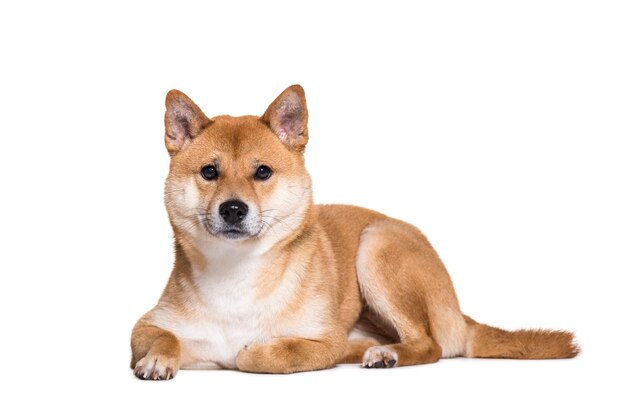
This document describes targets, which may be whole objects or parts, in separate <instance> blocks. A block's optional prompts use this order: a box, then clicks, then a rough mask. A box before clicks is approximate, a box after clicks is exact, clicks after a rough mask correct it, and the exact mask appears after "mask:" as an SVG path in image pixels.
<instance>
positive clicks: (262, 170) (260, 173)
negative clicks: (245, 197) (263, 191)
mask: <svg viewBox="0 0 626 394" xmlns="http://www.w3.org/2000/svg"><path fill="white" fill-rule="evenodd" d="M271 176H272V169H271V168H269V167H268V166H259V168H257V169H256V172H255V173H254V179H258V180H260V181H264V180H266V179H269V177H271Z"/></svg>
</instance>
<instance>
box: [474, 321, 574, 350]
mask: <svg viewBox="0 0 626 394" xmlns="http://www.w3.org/2000/svg"><path fill="white" fill-rule="evenodd" d="M465 322H466V323H467V327H468V342H467V349H466V357H476V358H516V359H535V360H538V359H549V358H572V357H576V355H577V354H578V352H579V351H580V349H579V348H578V345H577V344H576V341H575V338H574V334H572V333H571V332H568V331H555V330H516V331H506V330H502V329H500V328H496V327H491V326H488V325H486V324H481V323H477V322H475V321H474V320H472V319H471V318H469V317H467V316H465Z"/></svg>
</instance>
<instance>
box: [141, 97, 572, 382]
mask: <svg viewBox="0 0 626 394" xmlns="http://www.w3.org/2000/svg"><path fill="white" fill-rule="evenodd" d="M165 104H166V112H165V146H166V148H167V151H168V152H169V155H170V158H171V161H170V171H169V175H168V177H167V180H166V183H165V205H166V208H167V212H168V215H169V219H170V223H171V226H172V229H173V231H174V239H175V254H176V258H175V263H174V268H173V271H172V273H171V276H170V278H169V281H168V283H167V285H166V287H165V290H164V291H163V294H162V295H161V298H160V299H159V301H158V303H157V305H156V306H155V307H154V308H153V309H152V310H150V311H149V312H147V313H146V314H145V315H144V316H143V317H141V318H140V319H139V321H138V322H137V324H136V325H135V327H134V328H133V331H132V336H131V349H132V360H131V368H132V369H133V371H134V374H135V375H136V376H137V377H138V378H140V379H149V380H167V379H171V378H173V377H174V376H175V375H176V373H177V372H178V370H179V369H214V368H225V369H239V370H241V371H246V372H256V373H281V374H284V373H292V372H301V371H312V370H319V369H324V368H330V367H332V366H334V365H336V364H338V363H361V365H362V366H363V367H366V368H390V367H399V366H408V365H417V364H425V363H433V362H436V361H437V360H439V359H440V358H449V357H481V358H514V359H549V358H571V357H575V356H576V355H577V354H578V352H579V348H578V346H577V344H576V342H575V338H574V335H573V334H572V333H571V332H567V331H552V330H518V331H505V330H502V329H499V328H495V327H491V326H488V325H485V324H481V323H477V322H476V321H474V320H472V319H471V318H469V317H468V316H465V315H464V314H463V313H462V312H461V310H460V308H459V303H458V300H457V297H456V294H455V291H454V288H453V286H452V281H451V279H450V276H449V275H448V272H447V271H446V269H445V267H444V265H443V263H442V262H441V260H440V258H439V256H438V255H437V253H436V252H435V250H434V249H433V247H432V246H431V245H430V243H429V242H428V240H427V239H426V237H425V236H424V235H423V234H422V233H421V232H420V231H419V230H418V229H417V228H415V227H414V226H412V225H410V224H408V223H405V222H402V221H400V220H396V219H392V218H390V217H387V216H385V215H383V214H381V213H378V212H374V211H371V210H367V209H364V208H359V207H354V206H345V205H314V204H313V198H312V192H311V178H310V176H309V174H308V172H307V170H306V168H305V165H304V150H305V146H306V144H307V141H308V138H309V134H308V127H307V121H308V110H307V105H306V98H305V94H304V90H303V89H302V87H300V86H299V85H294V86H291V87H289V88H287V89H286V90H285V91H283V92H282V93H281V94H280V95H279V96H278V97H277V98H276V99H275V100H274V101H273V102H272V103H271V104H270V106H269V107H268V108H267V110H266V111H265V113H264V114H263V116H261V117H257V116H241V117H231V116H227V115H223V116H217V117H214V118H212V119H210V118H208V117H207V116H206V115H204V113H203V112H202V110H201V109H200V108H199V107H198V106H197V105H196V104H195V103H194V102H193V101H192V100H191V99H189V98H188V97H187V96H186V95H185V94H183V93H182V92H180V91H177V90H172V91H170V92H169V93H168V94H167V97H166V103H165Z"/></svg>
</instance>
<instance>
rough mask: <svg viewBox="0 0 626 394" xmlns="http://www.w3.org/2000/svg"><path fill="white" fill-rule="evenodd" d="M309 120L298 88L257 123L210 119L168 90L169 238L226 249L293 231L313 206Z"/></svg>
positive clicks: (250, 118)
mask: <svg viewBox="0 0 626 394" xmlns="http://www.w3.org/2000/svg"><path fill="white" fill-rule="evenodd" d="M307 118H308V113H307V107H306V100H305V96H304V90H303V89H302V88H301V87H300V86H298V85H295V86H291V87H289V88H287V89H286V90H285V91H284V92H283V93H281V94H280V96H278V98H276V100H274V102H272V104H271V105H270V106H269V108H268V109H267V110H266V111H265V114H264V115H263V116H261V117H256V116H241V117H231V116H217V117H214V118H208V117H207V116H206V115H204V113H203V112H202V111H201V110H200V108H199V107H198V106H197V105H196V104H195V103H194V102H193V101H191V99H189V98H188V97H187V96H186V95H185V94H183V93H181V92H179V91H177V90H172V91H170V92H169V93H168V94H167V98H166V112H165V131H166V132H165V145H166V147H167V150H168V152H169V153H170V156H171V162H170V173H169V176H168V178H167V182H166V187H165V202H166V207H167V210H168V214H169V216H170V221H171V223H172V226H173V227H174V229H175V231H176V232H177V233H182V234H184V235H185V236H186V237H191V238H192V239H194V240H196V241H198V242H202V241H203V240H220V241H224V242H230V243H232V242H236V243H246V242H248V243H251V242H256V241H257V240H260V239H263V238H268V237H271V238H274V239H275V240H276V241H277V240H279V239H281V238H283V237H284V236H286V235H287V234H289V233H290V232H293V231H295V229H297V228H298V227H299V226H300V224H301V223H302V221H303V220H304V218H305V216H306V214H307V212H308V210H309V209H310V206H311V204H312V197H311V181H310V177H309V175H308V173H307V171H306V169H305V168H304V157H303V154H304V147H305V145H306V143H307V140H308V131H307Z"/></svg>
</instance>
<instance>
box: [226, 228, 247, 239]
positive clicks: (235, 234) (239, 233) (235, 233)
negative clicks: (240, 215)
mask: <svg viewBox="0 0 626 394" xmlns="http://www.w3.org/2000/svg"><path fill="white" fill-rule="evenodd" d="M218 234H219V235H221V236H222V237H224V238H228V239H242V238H249V237H250V234H248V232H247V231H243V230H238V229H234V228H233V229H228V230H222V231H220V232H218Z"/></svg>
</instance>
